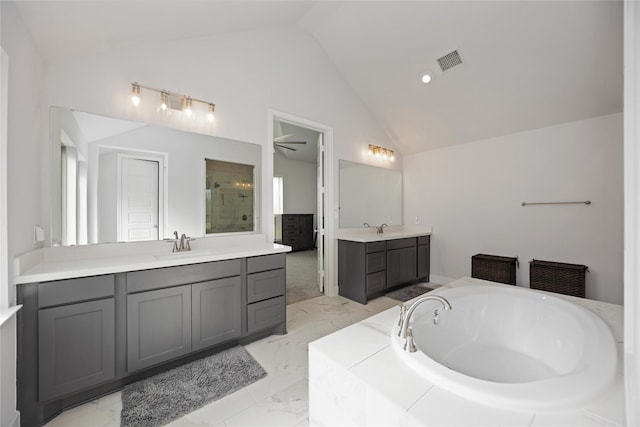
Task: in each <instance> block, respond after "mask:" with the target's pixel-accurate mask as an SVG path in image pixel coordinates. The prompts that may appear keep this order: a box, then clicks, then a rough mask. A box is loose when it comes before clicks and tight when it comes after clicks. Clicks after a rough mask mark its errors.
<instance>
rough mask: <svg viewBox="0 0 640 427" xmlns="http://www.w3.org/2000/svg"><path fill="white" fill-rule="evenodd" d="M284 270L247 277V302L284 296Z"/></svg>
mask: <svg viewBox="0 0 640 427" xmlns="http://www.w3.org/2000/svg"><path fill="white" fill-rule="evenodd" d="M284 291H285V280H284V269H282V268H281V269H278V270H269V271H263V272H262V273H254V274H249V275H248V276H247V302H249V303H252V302H256V301H262V300H264V299H268V298H273V297H276V296H280V295H284Z"/></svg>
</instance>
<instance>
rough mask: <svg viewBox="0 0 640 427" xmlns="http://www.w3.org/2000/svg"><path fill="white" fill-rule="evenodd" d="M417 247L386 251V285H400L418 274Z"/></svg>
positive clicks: (413, 278)
mask: <svg viewBox="0 0 640 427" xmlns="http://www.w3.org/2000/svg"><path fill="white" fill-rule="evenodd" d="M416 263H417V247H416V246H413V247H410V248H402V249H392V250H388V251H387V287H391V286H395V285H400V284H402V283H405V282H409V281H411V280H415V279H416V278H417V277H418V276H417V274H418V267H417V265H416Z"/></svg>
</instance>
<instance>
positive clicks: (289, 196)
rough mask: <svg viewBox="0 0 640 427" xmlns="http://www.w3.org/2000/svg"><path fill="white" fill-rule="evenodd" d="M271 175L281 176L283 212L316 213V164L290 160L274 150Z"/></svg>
mask: <svg viewBox="0 0 640 427" xmlns="http://www.w3.org/2000/svg"><path fill="white" fill-rule="evenodd" d="M273 176H281V177H282V181H283V183H282V187H283V188H282V192H283V194H284V195H283V201H282V210H283V213H290V214H302V213H312V214H314V223H315V221H316V219H317V217H318V215H317V212H316V211H317V205H318V203H317V199H316V196H317V176H318V172H317V165H316V164H314V163H309V162H301V161H299V160H291V159H288V158H286V157H285V156H283V155H282V154H280V153H279V152H278V151H277V150H276V151H275V156H274V161H273Z"/></svg>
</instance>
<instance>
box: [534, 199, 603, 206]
mask: <svg viewBox="0 0 640 427" xmlns="http://www.w3.org/2000/svg"><path fill="white" fill-rule="evenodd" d="M590 204H591V200H585V201H583V202H522V206H530V205H590Z"/></svg>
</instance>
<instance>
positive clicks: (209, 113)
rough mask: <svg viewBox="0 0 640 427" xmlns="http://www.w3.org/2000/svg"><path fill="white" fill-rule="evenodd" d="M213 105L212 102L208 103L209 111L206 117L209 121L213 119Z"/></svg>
mask: <svg viewBox="0 0 640 427" xmlns="http://www.w3.org/2000/svg"><path fill="white" fill-rule="evenodd" d="M215 107H216V106H215V105H213V104H209V112H208V113H207V119H209V121H210V122H212V121H213V119H215V116H214V115H213V111H214V110H215Z"/></svg>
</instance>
